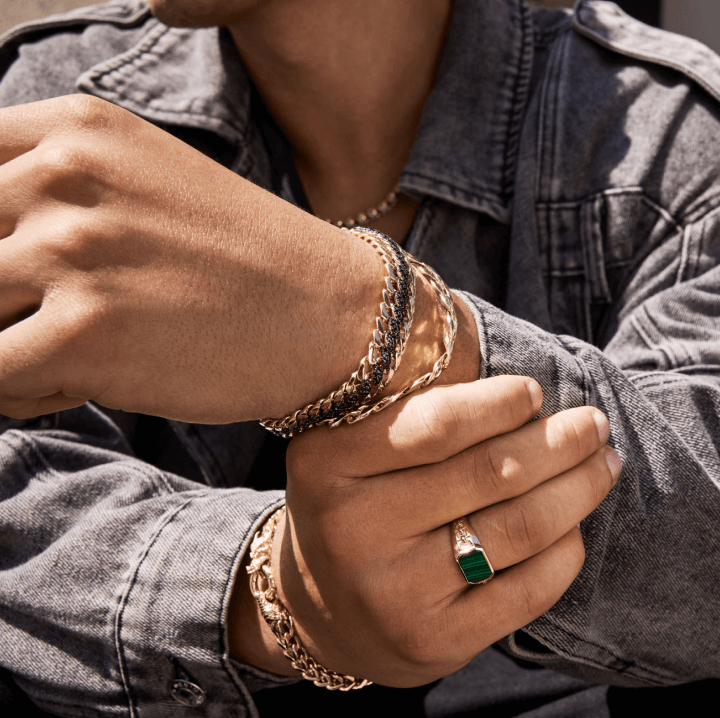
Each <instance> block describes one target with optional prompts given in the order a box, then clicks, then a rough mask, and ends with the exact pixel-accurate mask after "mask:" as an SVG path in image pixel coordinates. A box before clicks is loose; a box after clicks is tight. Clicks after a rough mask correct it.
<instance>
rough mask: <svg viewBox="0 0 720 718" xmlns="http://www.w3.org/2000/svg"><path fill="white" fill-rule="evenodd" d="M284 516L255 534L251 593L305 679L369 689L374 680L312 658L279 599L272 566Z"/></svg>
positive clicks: (279, 515) (280, 511)
mask: <svg viewBox="0 0 720 718" xmlns="http://www.w3.org/2000/svg"><path fill="white" fill-rule="evenodd" d="M284 513H285V507H284V506H282V507H280V508H279V509H278V510H277V511H275V513H274V514H272V516H270V518H269V519H268V520H267V521H266V522H265V523H264V524H263V526H262V528H261V529H260V530H259V531H258V532H257V533H256V534H255V537H254V538H253V541H252V544H251V545H250V565H249V566H248V568H247V572H248V573H249V574H250V590H251V591H252V594H253V596H255V600H256V601H257V603H258V606H259V607H260V612H261V613H262V616H263V618H264V619H265V621H266V623H267V624H268V626H270V630H271V631H272V632H273V634H274V635H275V638H276V639H277V642H278V645H279V646H280V648H282V652H283V654H284V655H285V656H286V657H287V658H288V660H289V661H290V664H291V665H292V667H293V668H294V669H295V670H297V671H300V673H301V674H302V676H303V678H305V679H307V680H308V681H312V682H313V683H314V684H315V685H316V686H320V687H321V688H327V689H328V690H331V691H338V690H339V691H350V690H357V689H358V688H364V687H365V686H369V685H370V683H371V681H366V680H362V679H359V678H353V677H352V676H344V675H342V674H341V673H335V672H334V671H328V670H327V669H326V668H323V667H322V666H321V665H320V664H319V663H318V662H317V661H316V660H315V659H314V658H313V657H312V656H310V655H308V652H307V651H306V650H305V646H303V644H302V643H301V641H300V639H299V638H298V635H297V633H296V631H295V624H294V622H293V619H292V616H291V615H290V614H289V613H288V610H287V609H286V608H285V606H284V605H283V603H282V601H281V600H280V598H279V597H278V594H277V585H276V584H275V579H274V577H273V573H272V568H271V565H270V559H271V556H272V545H273V538H274V536H275V529H276V528H277V525H278V522H279V521H280V519H281V518H282V516H283V514H284Z"/></svg>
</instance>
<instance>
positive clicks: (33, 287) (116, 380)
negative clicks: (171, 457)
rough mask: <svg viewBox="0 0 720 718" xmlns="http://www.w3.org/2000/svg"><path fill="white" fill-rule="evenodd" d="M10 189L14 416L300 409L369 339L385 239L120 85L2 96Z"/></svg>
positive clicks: (8, 317) (0, 212) (4, 192)
mask: <svg viewBox="0 0 720 718" xmlns="http://www.w3.org/2000/svg"><path fill="white" fill-rule="evenodd" d="M0 196H2V203H1V204H0V240H1V241H0V413H3V414H7V415H10V416H14V417H17V418H24V417H28V416H35V415H38V414H45V413H50V412H53V411H58V410H61V409H65V408H70V407H73V406H77V405H79V404H82V403H83V402H85V401H86V400H90V399H92V400H94V401H96V402H98V403H99V404H102V405H103V406H107V407H110V408H118V409H124V410H126V411H137V412H142V413H148V414H156V415H160V416H166V417H170V418H176V419H181V420H184V421H199V422H207V423H213V422H231V421H240V420H247V419H254V418H263V417H265V416H282V415H283V414H285V413H289V412H290V411H292V410H294V409H296V408H298V407H299V406H303V405H304V404H306V403H309V402H311V401H315V400H316V399H317V398H318V396H323V395H325V394H327V393H329V392H330V391H331V390H333V389H335V388H337V386H339V385H340V384H341V383H342V382H343V381H345V379H347V377H348V376H349V375H350V374H351V373H352V372H353V371H354V370H355V369H357V366H358V363H359V361H360V358H361V357H362V356H363V355H364V354H365V353H366V352H367V345H368V341H369V339H368V337H369V335H370V333H371V330H372V327H373V321H374V318H375V312H376V310H377V306H378V305H379V303H380V301H381V293H382V286H383V277H384V270H383V267H382V264H381V262H380V261H379V260H378V259H377V256H376V254H375V252H374V250H373V249H372V248H371V247H369V246H368V245H367V244H366V243H364V242H361V241H359V240H357V239H356V238H354V237H351V236H350V235H348V234H347V233H345V232H341V231H340V230H338V229H337V228H334V227H331V226H330V225H329V224H327V223H325V222H323V221H321V220H319V219H317V218H315V217H313V216H312V215H310V214H308V213H306V212H303V211H301V210H299V209H298V208H296V207H293V206H292V205H290V204H289V203H287V202H285V201H283V200H281V199H279V198H277V197H275V196H274V195H272V194H271V193H269V192H266V191H264V190H262V189H261V188H259V187H257V186H256V185H254V184H252V183H251V182H248V181H246V180H244V179H242V178H240V177H238V176H237V175H235V174H234V173H233V172H231V171H229V170H227V169H225V168H224V167H222V166H221V165H219V164H217V163H215V162H213V161H212V160H210V159H208V158H207V157H205V156H204V155H202V154H201V153H200V152H198V151H196V150H194V149H193V148H191V147H189V146H188V145H186V144H184V143H182V142H181V141H179V140H178V139H176V138H174V137H173V136H172V135H170V134H168V133H166V132H164V131H162V130H160V129H158V128H157V127H154V126H153V125H151V124H150V123H148V122H145V121H144V120H142V119H140V118H138V117H136V116H135V115H132V114H131V113H129V112H127V111H125V110H122V109H120V108H118V107H115V106H114V105H111V104H110V103H107V102H104V101H103V100H99V99H96V98H93V97H88V96H82V95H78V96H73V97H62V98H57V99H53V100H47V101H44V102H38V103H34V104H30V105H24V106H19V107H12V108H8V109H3V110H0ZM359 328H367V331H360V330H359Z"/></svg>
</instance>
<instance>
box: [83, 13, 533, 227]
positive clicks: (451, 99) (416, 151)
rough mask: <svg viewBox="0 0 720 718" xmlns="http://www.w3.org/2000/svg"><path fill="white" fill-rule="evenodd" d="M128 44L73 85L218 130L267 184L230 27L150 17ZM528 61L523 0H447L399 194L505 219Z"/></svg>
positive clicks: (138, 109) (156, 115)
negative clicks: (172, 24)
mask: <svg viewBox="0 0 720 718" xmlns="http://www.w3.org/2000/svg"><path fill="white" fill-rule="evenodd" d="M146 27H147V32H146V33H145V34H144V36H143V38H142V39H141V40H140V42H139V43H137V44H136V45H135V46H134V47H132V48H131V49H129V50H127V51H126V52H124V53H122V54H120V55H118V56H116V57H113V58H111V59H110V60H106V61H104V62H102V63H99V64H98V65H95V66H94V67H92V68H91V69H90V70H88V71H87V72H85V73H84V74H83V75H81V77H80V78H79V79H78V83H77V85H78V89H80V90H82V91H84V92H88V93H90V94H93V95H96V96H99V97H102V98H104V99H106V100H109V101H110V102H113V103H115V104H117V105H119V106H121V107H124V108H126V109H128V110H130V111H132V112H134V113H136V114H138V115H140V116H141V117H144V118H146V119H148V120H150V121H151V122H156V123H160V124H169V125H180V126H187V127H194V128H199V129H204V130H210V131H213V132H216V133H217V134H219V135H220V136H221V137H223V138H224V139H225V140H227V141H228V142H230V143H233V144H235V145H238V146H240V147H242V148H243V152H244V153H245V155H246V156H245V157H244V159H241V161H240V163H239V166H238V167H237V168H236V169H237V170H238V171H241V172H244V174H245V176H248V175H253V173H252V172H250V170H249V168H250V167H254V168H255V171H254V176H251V179H253V180H254V181H257V182H259V183H260V184H262V185H264V186H269V184H270V182H269V178H268V177H267V176H263V175H267V172H268V171H269V164H268V161H267V158H265V159H263V158H261V157H260V155H263V154H264V155H266V154H267V153H266V151H265V149H264V147H263V143H262V139H261V136H260V133H259V132H258V131H257V128H256V127H254V125H253V120H252V117H251V102H250V99H251V84H250V80H249V78H248V75H247V73H246V71H245V68H244V66H243V63H242V60H241V59H240V56H239V54H238V52H237V50H236V49H235V46H234V44H233V41H232V38H231V37H230V34H229V32H228V31H227V30H224V29H218V28H204V29H185V28H168V27H167V26H165V25H163V24H162V23H160V22H159V21H157V20H155V19H154V18H151V17H149V11H148V21H147V25H146ZM531 64H532V32H531V22H530V18H529V11H528V8H527V7H526V5H525V2H524V0H455V2H454V8H453V17H452V21H451V24H450V28H449V33H448V38H447V42H446V45H445V50H444V52H443V55H442V59H441V63H440V67H439V70H438V76H437V82H436V86H435V88H434V90H433V92H432V93H431V95H430V97H429V98H428V101H427V103H426V105H425V109H424V111H423V115H422V118H421V122H420V127H419V129H418V133H417V136H416V141H415V143H414V145H413V148H412V151H411V154H410V157H409V160H408V163H407V165H406V168H405V171H404V173H403V176H402V178H401V180H400V187H401V189H402V190H403V191H404V192H407V193H408V194H411V195H414V196H416V197H418V198H422V197H425V196H431V197H435V198H438V199H441V200H444V201H448V202H451V203H453V204H456V205H460V206H463V207H466V208H468V209H472V210H475V211H481V212H485V213H487V214H489V215H490V216H492V217H494V218H495V219H497V220H498V221H501V222H508V221H509V217H510V205H511V201H512V190H513V184H514V176H515V165H516V159H517V150H518V142H519V131H520V126H521V122H522V119H523V115H524V112H525V107H526V104H527V94H528V87H529V81H530V68H531Z"/></svg>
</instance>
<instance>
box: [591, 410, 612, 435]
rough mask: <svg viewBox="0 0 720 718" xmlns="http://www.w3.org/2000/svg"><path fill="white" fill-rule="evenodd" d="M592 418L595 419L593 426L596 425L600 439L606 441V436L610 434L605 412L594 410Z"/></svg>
mask: <svg viewBox="0 0 720 718" xmlns="http://www.w3.org/2000/svg"><path fill="white" fill-rule="evenodd" d="M593 419H594V420H595V426H597V430H598V436H599V437H600V441H602V442H605V441H607V439H608V436H610V422H608V420H607V418H606V417H605V414H603V413H602V412H600V411H595V412H593Z"/></svg>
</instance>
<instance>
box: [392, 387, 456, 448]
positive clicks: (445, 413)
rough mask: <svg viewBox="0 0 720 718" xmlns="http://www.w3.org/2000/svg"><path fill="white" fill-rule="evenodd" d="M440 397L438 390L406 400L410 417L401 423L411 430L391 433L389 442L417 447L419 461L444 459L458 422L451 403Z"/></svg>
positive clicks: (441, 394) (441, 395)
mask: <svg viewBox="0 0 720 718" xmlns="http://www.w3.org/2000/svg"><path fill="white" fill-rule="evenodd" d="M443 396H444V394H443V393H441V392H433V391H429V392H427V393H426V394H424V395H423V396H422V397H419V399H420V401H415V402H413V403H408V407H410V408H411V410H412V418H411V421H410V422H408V423H406V424H405V423H404V426H405V427H411V430H410V431H409V432H408V435H407V436H405V437H395V436H391V439H392V442H393V444H397V445H400V446H402V445H406V446H407V447H408V448H410V447H413V448H417V450H418V452H419V458H421V459H423V460H424V459H428V460H431V461H437V460H438V459H443V458H447V456H449V455H450V453H452V452H451V450H450V447H449V445H448V441H449V439H450V438H451V437H452V436H454V435H455V432H456V430H457V428H458V426H459V424H460V421H459V417H458V414H457V411H456V408H455V407H454V405H453V403H452V402H449V401H445V400H444V399H443ZM404 430H407V429H404ZM391 434H392V429H391Z"/></svg>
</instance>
